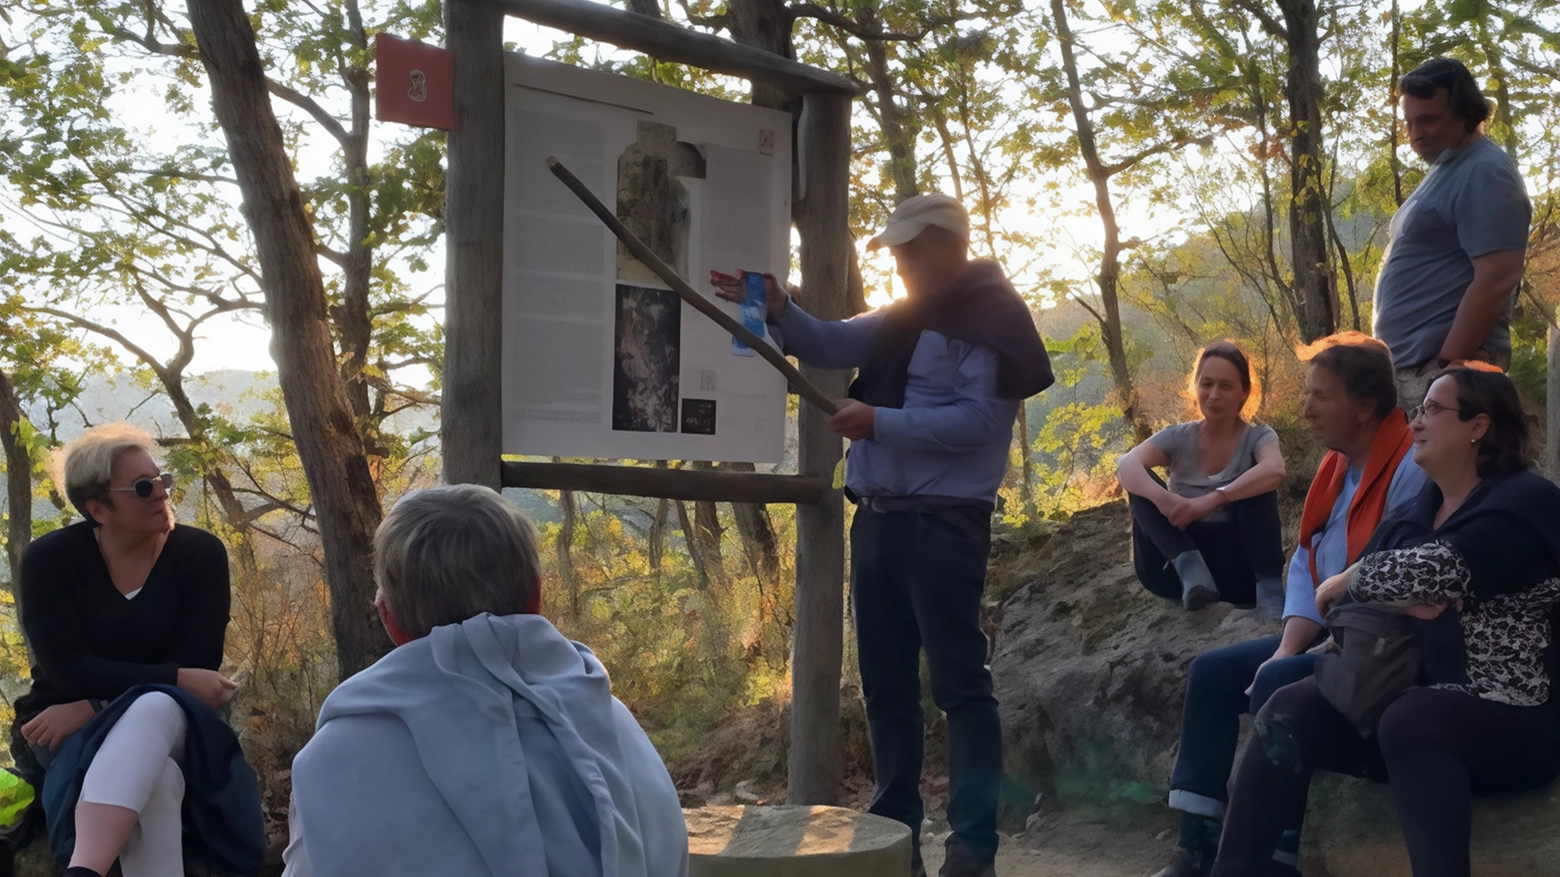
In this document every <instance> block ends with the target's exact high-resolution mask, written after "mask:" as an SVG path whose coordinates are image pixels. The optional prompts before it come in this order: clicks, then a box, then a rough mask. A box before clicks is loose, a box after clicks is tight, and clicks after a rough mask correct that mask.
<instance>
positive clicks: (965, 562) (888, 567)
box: [712, 194, 1052, 877]
mask: <svg viewBox="0 0 1560 877" xmlns="http://www.w3.org/2000/svg"><path fill="white" fill-rule="evenodd" d="M868 247H869V248H870V249H874V250H876V249H879V248H881V247H887V248H888V250H889V252H890V253H891V254H892V255H893V257H894V262H895V264H896V266H897V273H898V275H899V277H900V279H901V280H902V281H903V282H904V287H905V291H906V293H907V295H906V296H905V297H904V298H901V299H899V300H897V301H895V302H894V303H893V304H890V305H888V306H887V307H884V308H881V309H879V310H876V311H873V312H872V313H868V314H863V315H861V316H858V317H854V318H852V319H849V320H839V321H823V320H818V319H816V318H814V317H812V316H810V315H808V314H807V313H806V312H805V311H803V310H802V309H801V308H799V307H797V306H796V304H795V303H794V302H792V301H791V298H790V295H789V294H788V293H787V291H786V289H785V287H784V285H782V284H781V283H780V282H779V281H778V280H775V279H774V278H773V277H769V276H767V275H766V287H767V294H768V300H767V304H768V308H769V320H770V322H771V324H773V326H774V330H775V331H774V332H773V334H774V335H775V336H776V337H777V338H778V339H779V340H780V341H781V342H782V346H783V348H784V349H785V351H786V353H788V354H792V355H795V356H796V357H798V358H799V359H801V360H802V361H804V362H807V363H810V364H813V365H817V366H821V367H824V368H859V369H860V371H859V373H858V374H857V377H856V380H855V382H854V383H852V384H851V387H850V398H848V399H841V400H839V402H838V406H839V412H838V413H837V414H835V415H834V417H833V418H832V419H830V421H829V426H830V427H831V428H832V429H833V430H834V431H835V432H836V433H838V434H840V435H841V436H844V437H845V438H847V439H850V440H851V445H850V456H849V460H850V462H849V464H848V466H847V470H846V478H845V492H846V496H847V497H849V498H850V499H851V500H852V501H853V502H855V503H856V504H857V509H856V515H855V520H854V522H853V523H852V525H851V534H850V538H851V598H852V608H853V609H854V613H855V619H856V641H857V651H858V654H859V660H860V668H861V682H862V691H863V693H864V695H865V698H866V705H867V720H868V724H869V726H870V729H871V735H872V762H873V769H874V772H875V774H876V779H877V791H876V794H875V795H874V797H873V801H872V807H871V812H873V813H876V814H879V815H881V816H887V817H890V818H892V819H897V820H899V821H901V822H903V823H905V824H906V825H908V826H910V831H911V834H912V837H913V838H914V839H915V840H916V845H915V860H914V864H913V873H915V874H924V873H925V871H924V868H922V866H921V853H920V842H919V841H920V831H921V822H922V818H923V805H922V802H921V794H920V778H921V761H922V744H923V740H924V737H925V729H924V716H923V714H922V711H921V677H920V652H921V650H922V649H925V651H926V657H927V663H928V665H929V667H930V669H931V682H932V699H933V701H934V702H935V703H936V704H937V707H938V708H939V709H941V710H942V711H943V712H944V713H945V714H946V715H947V719H948V750H949V751H948V774H949V777H948V780H949V782H948V824H949V827H950V828H951V829H952V833H951V834H950V835H949V837H948V841H947V855H946V857H945V859H944V863H943V867H942V871H941V872H940V873H941V874H942V875H945V877H964V875H969V877H976V875H982V874H989V873H991V865H992V862H993V860H994V859H995V858H996V853H997V826H996V816H997V790H998V787H999V785H1000V783H1001V779H1002V729H1001V725H1000V723H999V720H998V717H997V701H996V698H994V697H993V696H992V686H991V671H990V670H989V669H988V667H987V666H986V637H985V634H984V633H983V632H982V631H981V627H980V596H981V591H982V589H983V588H984V587H985V581H986V558H987V554H988V553H989V551H990V547H991V514H992V511H993V509H994V508H995V503H996V497H997V488H998V486H999V485H1000V484H1001V483H1002V478H1003V476H1004V475H1005V474H1006V472H1007V466H1008V449H1009V447H1010V446H1011V445H1012V440H1013V421H1014V419H1015V418H1016V417H1017V415H1018V406H1019V405H1021V404H1022V403H1023V400H1024V399H1026V398H1028V397H1030V396H1032V395H1034V394H1036V393H1038V392H1040V391H1041V390H1043V389H1045V388H1046V387H1048V386H1050V385H1051V382H1052V377H1051V365H1050V360H1049V359H1048V357H1047V356H1046V351H1045V344H1044V343H1043V342H1042V341H1041V340H1040V334H1039V332H1037V331H1036V330H1035V324H1034V318H1033V317H1032V316H1031V315H1030V313H1029V307H1028V306H1027V305H1026V304H1025V303H1024V301H1023V299H1022V298H1020V297H1019V295H1018V293H1017V292H1016V291H1014V289H1013V286H1012V284H1011V283H1009V282H1008V280H1007V278H1006V277H1005V276H1004V275H1003V272H1002V268H1001V266H999V265H998V264H997V263H996V262H993V261H988V260H973V261H972V260H971V259H970V258H969V252H968V251H969V215H968V214H967V213H966V212H965V211H964V208H963V206H961V205H960V204H959V202H958V201H956V200H954V199H953V198H950V197H948V196H947V195H941V194H932V195H917V196H915V197H913V198H909V199H906V200H905V201H904V202H902V203H901V204H900V205H899V206H898V207H896V208H894V211H893V213H891V214H890V215H889V217H888V224H887V225H886V226H885V227H884V228H883V231H882V232H881V233H880V234H878V235H877V237H874V238H873V239H872V240H871V242H870V243H869V244H868ZM712 280H713V281H714V283H715V286H716V287H717V289H719V291H720V295H721V296H722V297H723V298H727V299H730V300H733V301H740V300H741V290H740V288H739V286H740V283H739V281H738V279H737V278H732V277H729V276H727V275H715V276H713V277H712Z"/></svg>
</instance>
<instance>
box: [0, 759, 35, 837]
mask: <svg viewBox="0 0 1560 877" xmlns="http://www.w3.org/2000/svg"><path fill="white" fill-rule="evenodd" d="M33 797H34V792H33V787H32V785H31V784H29V783H28V782H27V781H26V780H24V779H22V778H21V777H19V776H17V775H16V774H14V773H12V772H10V771H8V770H0V827H10V826H12V825H15V824H16V821H17V820H19V819H21V818H22V814H23V813H25V812H26V811H27V808H28V807H29V806H30V805H31V804H32V802H33Z"/></svg>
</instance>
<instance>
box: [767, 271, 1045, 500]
mask: <svg viewBox="0 0 1560 877" xmlns="http://www.w3.org/2000/svg"><path fill="white" fill-rule="evenodd" d="M881 323H882V315H881V313H880V312H873V313H869V314H862V315H861V316H859V317H854V318H852V319H849V320H839V321H828V320H819V319H817V318H816V317H813V316H812V315H810V314H808V313H806V312H805V311H803V310H802V309H801V308H798V307H795V306H794V305H793V304H791V303H789V302H788V303H787V304H786V307H785V310H784V311H783V312H782V313H781V315H780V320H779V323H778V331H775V332H773V334H774V335H775V336H776V340H778V341H780V342H781V346H782V349H784V350H785V352H786V353H788V354H792V355H794V356H796V357H797V358H798V359H801V360H802V361H803V362H806V363H808V364H809V365H814V366H819V367H821V368H859V367H861V366H863V365H865V364H866V362H867V360H868V359H869V358H870V357H871V355H872V347H873V342H874V339H875V338H876V336H877V331H878V328H879V326H880V325H881ZM996 387H997V354H996V351H994V350H992V349H991V348H989V347H985V346H983V345H978V344H969V343H966V342H964V341H959V340H956V339H953V338H949V337H947V336H945V335H942V334H940V333H938V332H933V331H931V330H926V331H923V332H922V333H921V337H920V339H919V340H918V341H917V343H916V346H915V352H914V354H913V355H912V356H911V358H910V368H909V373H908V380H907V382H906V384H905V403H904V407H902V408H881V407H880V408H877V409H876V413H875V415H874V416H873V424H872V430H873V435H872V438H870V439H863V440H860V441H853V442H851V445H850V463H849V464H848V466H847V468H846V476H845V484H846V486H847V487H849V488H850V489H851V491H852V492H853V493H855V494H856V495H857V496H947V497H957V498H960V499H973V500H980V501H982V502H995V501H996V496H997V488H998V486H1000V485H1001V483H1002V477H1003V475H1005V474H1006V473H1007V467H1008V451H1009V449H1010V448H1011V446H1012V443H1013V421H1014V420H1015V419H1016V418H1017V417H1018V406H1019V405H1020V404H1022V403H1021V401H1020V400H1018V399H1003V398H1000V397H999V396H998V395H997V389H996Z"/></svg>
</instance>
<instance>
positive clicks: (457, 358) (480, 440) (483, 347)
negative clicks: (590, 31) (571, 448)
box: [440, 0, 504, 490]
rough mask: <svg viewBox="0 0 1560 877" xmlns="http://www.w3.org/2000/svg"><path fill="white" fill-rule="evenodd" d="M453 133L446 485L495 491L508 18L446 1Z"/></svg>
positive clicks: (443, 421) (443, 428)
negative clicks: (451, 62) (452, 59)
mask: <svg viewBox="0 0 1560 877" xmlns="http://www.w3.org/2000/svg"><path fill="white" fill-rule="evenodd" d="M444 28H445V45H446V47H447V48H448V49H449V50H450V51H451V52H453V53H454V55H455V128H454V130H452V131H450V134H449V150H448V158H447V163H446V170H445V176H444V202H445V206H444V211H445V212H444V215H445V222H446V227H445V254H446V255H445V258H446V263H445V268H444V295H445V304H444V401H443V406H442V410H441V414H440V432H441V435H442V442H443V451H444V480H445V481H446V482H448V483H450V484H456V483H470V484H482V485H486V486H488V487H491V488H493V489H494V490H497V489H498V488H499V485H500V474H499V462H500V457H501V455H502V452H503V420H502V418H503V393H502V377H503V372H502V368H501V359H500V346H501V344H502V342H503V325H504V321H503V270H504V255H503V254H504V59H503V48H504V47H503V34H504V14H503V12H502V11H501V10H499V9H498V8H496V7H493V6H490V5H488V4H486V3H481V2H477V0H445V3H444Z"/></svg>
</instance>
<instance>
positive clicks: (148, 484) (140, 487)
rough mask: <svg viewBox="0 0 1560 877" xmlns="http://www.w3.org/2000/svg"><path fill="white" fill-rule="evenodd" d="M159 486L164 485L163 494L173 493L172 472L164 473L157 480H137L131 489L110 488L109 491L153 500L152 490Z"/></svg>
mask: <svg viewBox="0 0 1560 877" xmlns="http://www.w3.org/2000/svg"><path fill="white" fill-rule="evenodd" d="M157 484H161V485H162V488H163V493H168V492H170V491H172V490H173V474H172V473H171V472H164V473H163V474H161V475H159V476H157V477H156V478H138V479H136V482H135V483H134V484H132V485H130V486H129V487H110V488H109V490H112V491H115V492H117V493H134V494H135V495H136V496H139V497H140V498H142V499H151V498H152V490H153V489H154V487H155V485H157Z"/></svg>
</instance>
